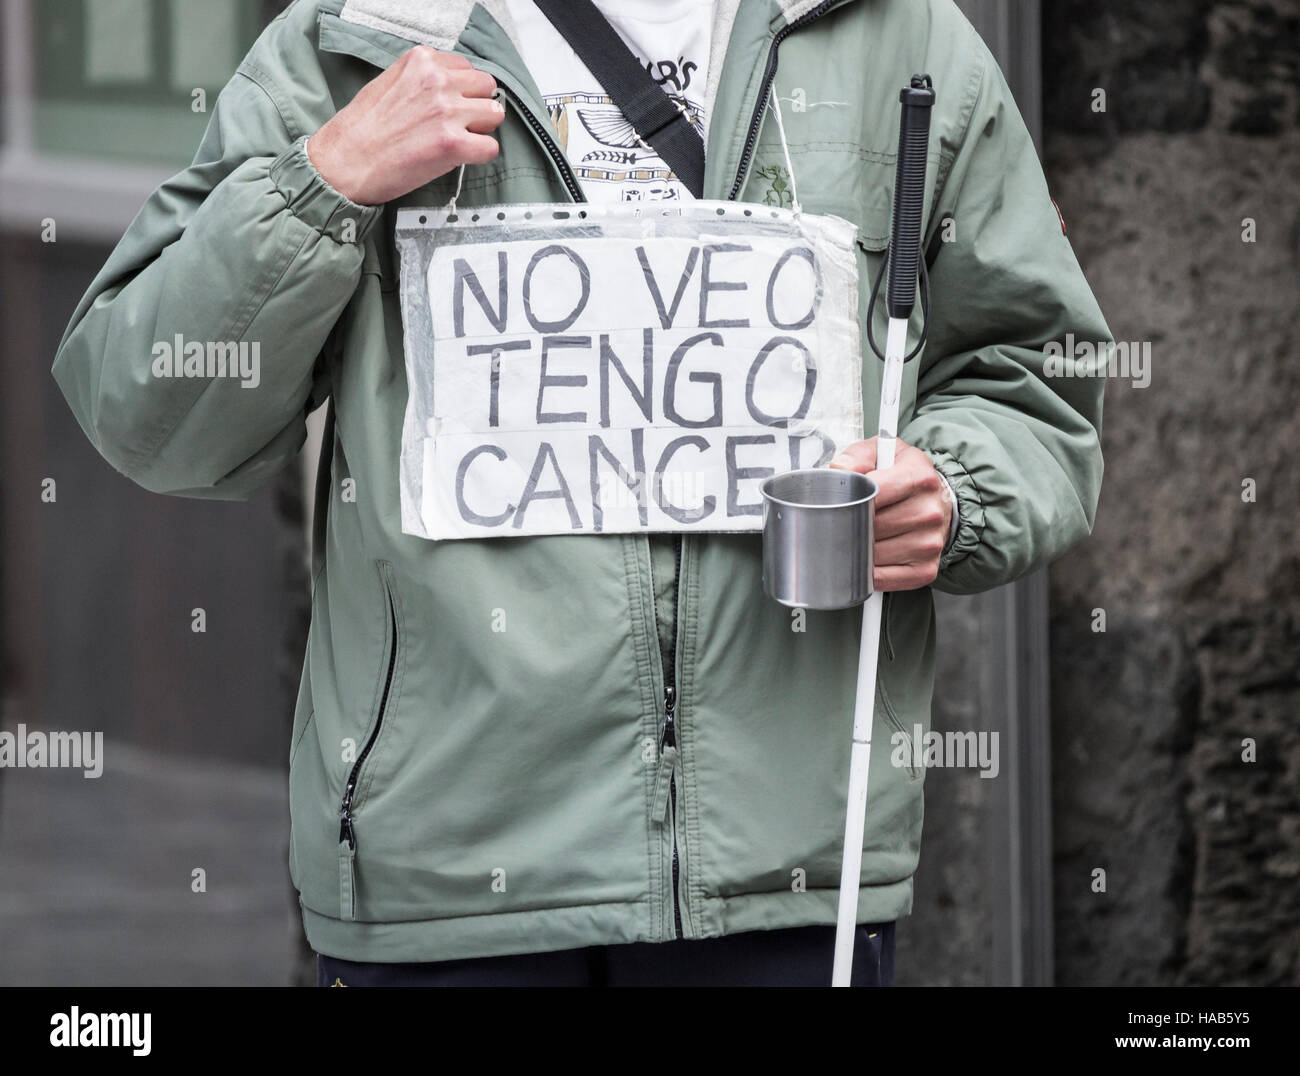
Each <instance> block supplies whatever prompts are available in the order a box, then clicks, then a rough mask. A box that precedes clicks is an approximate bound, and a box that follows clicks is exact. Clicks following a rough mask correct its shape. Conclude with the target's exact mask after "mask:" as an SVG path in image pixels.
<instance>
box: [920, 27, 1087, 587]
mask: <svg viewBox="0 0 1300 1076" xmlns="http://www.w3.org/2000/svg"><path fill="white" fill-rule="evenodd" d="M972 37H974V35H973V34H972ZM975 40H976V41H977V42H978V38H976V39H975ZM978 45H979V49H980V55H981V58H982V61H983V67H984V70H983V77H982V80H981V82H980V84H979V89H978V91H977V92H976V94H975V96H974V102H973V105H972V106H971V108H970V120H969V123H968V124H967V125H966V136H965V138H964V139H963V140H962V142H961V145H960V147H959V148H958V149H957V150H956V152H955V155H954V156H952V157H950V158H943V162H944V163H947V162H948V161H949V160H950V161H951V168H950V171H949V173H948V175H947V177H946V180H944V179H943V177H942V174H941V175H940V179H941V180H942V184H943V185H942V187H941V190H940V194H939V197H938V203H937V204H936V207H935V210H934V212H933V214H932V222H936V223H937V222H939V221H940V220H941V218H942V217H943V216H944V215H946V214H951V215H952V217H953V222H952V227H953V229H954V231H955V234H953V235H951V236H950V239H951V241H949V242H944V243H942V245H941V246H940V247H939V248H938V254H937V257H936V258H935V261H934V264H933V267H932V269H931V273H930V283H931V292H932V295H933V303H932V315H931V320H930V324H929V334H928V338H927V339H928V342H927V345H926V349H925V352H924V353H923V355H922V357H921V360H920V361H921V362H922V368H921V370H920V373H919V377H918V383H917V407H916V411H915V413H914V415H913V417H912V418H911V419H910V421H908V422H907V424H906V426H905V427H904V429H903V430H902V431H900V436H901V437H902V439H903V440H904V441H905V442H907V443H909V444H912V445H916V446H917V447H919V448H921V449H923V450H925V451H926V452H927V453H928V455H929V456H930V458H931V459H932V461H933V462H934V465H935V468H936V470H938V471H939V472H940V474H942V475H943V477H944V478H946V479H947V480H948V483H949V484H950V485H951V486H952V488H953V490H954V491H955V493H956V497H957V509H958V511H959V512H960V524H959V527H958V531H957V534H956V537H955V539H954V541H953V542H952V544H951V545H950V546H949V548H948V549H947V550H946V552H945V553H944V556H943V558H942V560H941V561H940V568H939V576H938V578H937V580H936V581H935V583H934V586H935V588H936V589H938V590H941V591H946V592H949V593H956V594H970V593H975V592H978V591H982V590H987V589H989V588H992V587H995V586H998V585H1000V584H1002V583H1007V582H1010V581H1011V580H1013V579H1017V578H1019V577H1020V576H1022V575H1025V574H1027V573H1029V572H1031V571H1033V570H1034V569H1036V568H1039V567H1042V566H1043V565H1045V564H1047V563H1048V562H1050V561H1051V560H1053V559H1055V558H1056V557H1058V556H1060V555H1061V554H1062V553H1063V552H1065V551H1066V550H1067V549H1068V548H1069V547H1070V546H1072V545H1074V544H1076V543H1077V542H1079V541H1081V540H1082V539H1083V538H1085V537H1086V536H1087V535H1088V534H1089V533H1090V532H1091V530H1092V524H1093V519H1094V516H1095V513H1096V508H1097V498H1098V495H1099V493H1100V488H1101V474H1102V458H1101V443H1100V437H1101V408H1102V389H1103V387H1104V385H1103V380H1102V379H1101V378H1098V377H1062V376H1059V371H1057V370H1055V369H1053V368H1052V365H1053V364H1049V362H1048V354H1047V352H1045V350H1044V349H1045V348H1046V346H1047V345H1048V344H1049V343H1050V342H1052V341H1057V342H1059V343H1061V345H1062V347H1065V348H1066V352H1065V353H1066V355H1069V349H1068V347H1066V343H1065V341H1066V336H1067V334H1073V337H1074V339H1075V340H1078V341H1089V342H1091V343H1092V344H1093V345H1094V346H1097V345H1099V344H1102V343H1104V342H1108V341H1110V338H1111V334H1110V330H1109V329H1108V328H1107V326H1106V323H1105V320H1104V319H1103V317H1102V314H1101V311H1100V310H1099V309H1098V307H1097V302H1096V300H1095V299H1094V298H1093V295H1092V291H1091V289H1090V288H1089V286H1088V282H1087V280H1085V279H1084V276H1083V272H1082V270H1081V269H1080V268H1079V264H1078V262H1077V261H1076V259H1075V257H1074V252H1073V250H1072V249H1071V247H1070V243H1069V240H1067V239H1066V237H1065V235H1064V231H1063V226H1062V224H1061V220H1060V217H1059V216H1058V214H1057V211H1056V207H1055V206H1054V204H1053V202H1052V199H1051V197H1050V195H1049V194H1048V189H1047V183H1046V180H1045V179H1044V176H1043V171H1042V168H1041V166H1040V165H1039V162H1038V156H1037V153H1036V152H1035V149H1034V145H1033V142H1032V140H1031V139H1030V136H1029V132H1028V130H1027V129H1026V127H1025V124H1024V121H1023V120H1022V119H1021V116H1020V113H1019V112H1018V111H1017V109H1016V106H1015V102H1014V101H1013V99H1012V96H1011V92H1010V90H1009V88H1008V87H1007V84H1006V81H1005V79H1004V78H1003V76H1002V72H1001V71H1000V70H999V68H998V66H997V64H996V62H995V61H994V60H993V57H992V55H991V54H990V53H989V52H988V51H987V49H986V48H985V47H984V46H983V43H982V42H978ZM940 167H941V173H942V167H943V165H942V164H941V166H940ZM933 226H935V225H934V224H932V227H933ZM1058 362H1059V360H1058ZM1066 365H1067V366H1068V365H1069V364H1068V363H1067V364H1066ZM1053 374H1058V376H1052V375H1053Z"/></svg>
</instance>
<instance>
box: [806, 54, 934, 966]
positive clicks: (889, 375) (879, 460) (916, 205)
mask: <svg viewBox="0 0 1300 1076" xmlns="http://www.w3.org/2000/svg"><path fill="white" fill-rule="evenodd" d="M899 99H900V101H901V102H902V117H901V122H900V127H899V134H898V171H897V174H896V177H895V182H894V213H893V222H892V227H891V230H890V238H889V266H888V269H889V286H888V289H887V295H886V306H887V309H888V312H889V330H888V332H887V334H886V336H885V354H884V360H885V368H884V373H883V376H882V380H881V387H880V422H879V426H878V438H877V441H876V470H878V471H883V470H885V469H886V468H888V467H892V466H893V464H894V448H895V440H896V438H897V435H898V397H899V392H900V389H901V386H902V381H903V363H904V362H905V361H906V359H907V358H908V357H909V356H907V354H906V350H907V323H908V319H909V318H910V317H911V314H912V307H913V305H914V302H915V299H916V285H917V273H918V270H919V269H920V268H921V216H922V211H923V209H924V205H925V164H926V160H925V157H926V149H927V146H928V144H929V138H930V109H931V107H932V106H933V104H934V90H933V88H932V86H931V82H930V76H929V75H913V76H912V83H911V85H910V86H909V87H908V88H906V89H904V90H903V91H902V92H901V93H900V94H899ZM878 284H879V282H877V286H878ZM872 299H873V304H872V307H873V306H874V299H875V295H874V293H873V295H872ZM872 307H868V309H867V320H868V324H870V319H871V316H872V314H873V312H874V311H873V309H872ZM872 347H873V349H874V347H875V344H874V341H873V342H872ZM883 601H884V595H883V594H882V593H881V592H880V591H879V590H877V589H875V588H874V586H873V588H872V591H871V596H870V597H869V598H868V599H867V601H866V603H865V604H864V605H863V607H862V646H861V649H860V650H859V652H858V688H857V696H856V700H855V702H854V707H853V749H852V754H851V757H850V761H849V794H848V803H847V805H846V808H845V816H844V860H843V865H842V867H841V870H840V904H839V918H838V921H837V923H836V927H835V965H834V969H833V971H832V974H831V985H832V986H848V985H849V980H850V977H851V975H852V971H853V940H854V932H855V928H856V926H857V917H858V889H859V886H860V884H861V873H862V837H863V832H864V829H865V826H866V814H867V776H868V773H869V771H870V766H871V726H872V722H873V720H874V718H875V709H876V706H875V701H876V671H877V669H876V666H877V660H878V658H879V656H880V615H881V607H882V603H883Z"/></svg>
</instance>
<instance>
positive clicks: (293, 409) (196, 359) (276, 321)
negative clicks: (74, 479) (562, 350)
mask: <svg viewBox="0 0 1300 1076" xmlns="http://www.w3.org/2000/svg"><path fill="white" fill-rule="evenodd" d="M259 44H264V42H263V43H259ZM274 89H275V88H274V87H270V89H268V88H267V85H266V76H265V74H264V73H263V72H262V71H261V69H260V68H258V67H256V66H254V65H251V64H249V63H248V62H247V61H246V62H245V64H244V65H243V66H241V68H240V71H239V72H238V73H236V75H235V76H234V78H233V79H232V80H231V81H230V83H229V84H228V85H227V86H226V87H225V89H224V90H222V92H221V94H220V96H219V97H218V99H217V100H216V102H215V104H214V108H213V113H212V116H211V119H210V121H209V124H208V127H207V131H206V134H205V135H204V138H203V141H202V143H201V144H200V147H199V150H198V153H197V155H196V157H195V159H194V163H193V164H191V165H190V167H189V168H187V169H186V170H185V171H183V172H181V173H180V174H178V175H176V176H175V177H173V178H172V179H170V180H168V181H167V182H166V183H164V184H163V185H162V186H161V187H160V188H159V189H158V190H157V191H155V192H154V194H153V195H152V196H151V197H150V198H149V200H148V201H147V202H146V203H145V205H144V207H143V209H141V211H140V213H139V214H138V215H137V217H136V218H135V220H134V221H133V222H132V224H131V226H130V228H129V229H128V230H127V232H126V234H125V235H124V236H123V238H122V240H121V241H120V242H119V243H118V245H117V247H116V249H114V251H113V253H112V255H111V256H110V257H109V259H108V262H107V263H106V264H105V266H104V268H103V269H102V270H101V271H100V273H99V275H98V276H97V277H96V278H95V280H94V282H93V283H92V284H91V286H90V290H89V291H88V292H87V293H86V295H85V297H84V298H83V299H82V300H81V302H80V304H79V305H78V307H77V309H76V312H75V313H74V315H73V317H72V321H71V323H70V324H69V326H68V328H67V330H66V332H65V333H64V336H63V340H62V342H61V343H60V345H59V350H58V353H57V355H56V357H55V360H54V368H53V373H54V377H55V380H56V381H57V382H58V384H59V387H60V388H61V389H62V391H63V394H64V396H65V397H66V398H67V400H68V403H69V404H70V405H71V407H72V410H73V413H74V414H75V415H76V417H77V421H78V422H79V423H80V424H81V427H82V429H83V430H84V431H85V432H86V435H87V436H88V437H89V438H90V440H91V441H92V443H93V444H94V445H95V447H96V449H98V450H99V452H100V453H101V455H103V456H104V458H105V459H106V460H108V462H109V463H110V464H112V465H113V467H115V468H116V469H117V470H119V471H121V472H122V473H123V474H125V475H127V476H128V477H129V478H131V479H132V480H133V481H135V482H137V483H138V484H139V485H141V486H143V487H145V488H146V489H150V490H154V491H156V492H160V493H174V494H180V495H184V496H193V497H209V498H221V499H244V498H246V497H248V496H249V495H250V494H251V493H252V492H253V491H254V490H256V489H257V488H258V487H260V486H261V485H263V484H264V483H265V482H267V481H268V480H269V479H270V478H271V477H272V476H273V475H274V474H275V473H276V472H277V471H279V470H280V469H282V468H283V467H284V466H285V465H286V464H287V463H289V462H290V461H291V460H292V459H293V458H294V456H295V454H296V453H297V451H298V449H299V447H300V446H301V444H302V442H303V440H304V438H305V421H304V420H305V417H306V414H307V412H308V408H309V406H315V405H316V404H318V403H319V402H321V400H322V399H323V398H324V395H325V393H326V392H327V385H326V384H325V381H324V379H323V378H321V377H319V376H315V375H314V370H315V369H316V362H317V357H318V356H319V355H320V353H321V350H322V347H323V345H324V344H325V341H326V338H327V337H328V335H329V333H330V331H331V329H332V328H333V326H334V323H335V321H336V320H337V318H338V316H339V314H340V313H341V312H342V310H343V308H344V307H345V306H346V304H347V303H348V300H349V299H350V298H351V296H352V294H353V291H354V290H355V288H356V286H357V283H358V280H359V278H360V273H361V263H362V241H363V240H364V239H365V237H366V235H367V234H368V233H369V232H370V230H371V229H372V228H373V227H374V224H375V223H376V221H377V219H378V218H379V215H380V210H379V209H378V208H375V207H363V206H360V205H356V204H354V203H352V202H350V201H349V200H348V199H347V198H345V197H344V196H343V195H341V194H340V193H338V192H337V191H335V190H334V189H333V188H331V187H330V186H329V185H328V184H327V183H326V182H325V181H324V179H322V178H321V177H320V175H319V174H318V173H317V172H316V170H315V169H314V167H313V166H312V164H311V162H310V160H309V159H308V158H307V156H306V153H305V152H304V150H303V144H304V142H305V137H304V136H303V135H302V132H295V129H294V127H293V126H292V122H293V121H292V119H289V120H288V121H286V117H285V116H284V115H283V114H282V113H281V111H280V109H279V108H278V107H277V105H276V104H275V102H274V100H273V98H272V93H273V92H274ZM277 96H278V95H277ZM232 344H246V345H248V347H247V348H245V349H244V354H245V370H248V369H252V370H253V376H248V377H236V376H231V375H230V374H229V373H227V374H225V375H222V374H220V372H219V370H220V367H219V366H218V365H216V360H217V359H220V358H222V357H225V356H228V355H232V354H234V352H233V351H231V345H232ZM200 348H201V349H202V356H201V357H200V354H199V350H198V349H200ZM172 352H174V354H171V353H172ZM209 352H211V356H209ZM253 356H256V357H257V360H258V361H257V363H256V365H254V364H253V361H252V357H253ZM169 358H170V360H171V361H170V362H169ZM210 359H211V360H212V361H209V360H210ZM175 367H179V368H180V369H179V371H178V370H177V369H175ZM214 371H216V372H214ZM178 372H179V373H183V374H184V375H185V376H177V373H178Z"/></svg>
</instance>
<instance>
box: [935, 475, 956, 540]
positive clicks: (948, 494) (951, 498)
mask: <svg viewBox="0 0 1300 1076" xmlns="http://www.w3.org/2000/svg"><path fill="white" fill-rule="evenodd" d="M935 473H936V474H937V475H938V476H939V481H940V482H942V483H943V495H944V499H945V500H947V502H948V504H949V505H950V506H951V508H952V515H951V516H950V517H949V520H948V540H947V541H946V542H944V544H943V552H944V553H947V552H948V550H950V549H951V548H952V544H953V542H955V541H956V540H957V531H958V530H959V529H960V527H961V509H959V508H958V507H957V494H956V493H955V492H954V490H953V488H952V484H951V483H950V482H949V481H948V479H947V476H945V475H944V473H943V472H942V471H939V470H936V471H935Z"/></svg>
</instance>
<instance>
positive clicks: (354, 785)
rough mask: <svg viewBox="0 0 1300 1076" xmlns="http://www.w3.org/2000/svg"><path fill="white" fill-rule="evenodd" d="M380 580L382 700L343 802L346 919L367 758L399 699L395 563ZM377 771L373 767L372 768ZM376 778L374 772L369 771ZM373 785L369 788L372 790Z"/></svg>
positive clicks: (352, 906) (350, 910)
mask: <svg viewBox="0 0 1300 1076" xmlns="http://www.w3.org/2000/svg"><path fill="white" fill-rule="evenodd" d="M377 567H378V570H379V576H380V581H381V583H382V584H383V595H384V611H385V614H386V616H387V622H386V626H385V631H384V660H383V661H382V662H381V670H382V672H381V680H380V681H379V689H378V697H379V702H378V704H377V706H376V708H375V716H374V719H373V720H372V721H371V723H370V729H369V731H368V733H367V734H366V739H365V743H364V744H363V745H362V747H361V750H360V751H359V752H358V754H357V757H356V759H355V761H354V762H353V763H352V769H351V770H349V771H348V778H347V783H346V784H345V785H344V787H343V799H342V801H341V802H340V804H339V914H340V917H341V918H343V919H355V918H356V892H357V887H356V856H357V829H356V817H355V811H356V809H357V807H358V805H359V801H360V799H361V798H363V797H359V796H358V794H357V790H358V788H359V787H360V782H361V778H362V775H363V771H364V767H365V765H366V761H367V759H369V757H370V754H371V752H372V751H373V750H374V748H375V744H376V743H378V741H379V736H380V733H381V732H382V731H383V728H384V719H385V718H386V717H387V716H388V714H389V712H390V711H391V710H392V708H393V706H394V703H395V699H396V690H395V688H396V684H397V683H398V677H397V672H398V667H399V662H398V659H399V657H400V655H401V651H402V638H401V619H400V616H399V613H400V606H399V604H398V600H397V591H396V587H395V586H394V583H393V566H392V564H390V563H389V562H388V561H379V562H377ZM372 770H373V768H372ZM369 777H370V781H371V782H373V781H374V773H373V772H371V773H370V774H369ZM369 787H370V785H369V784H367V785H366V788H367V790H369Z"/></svg>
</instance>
